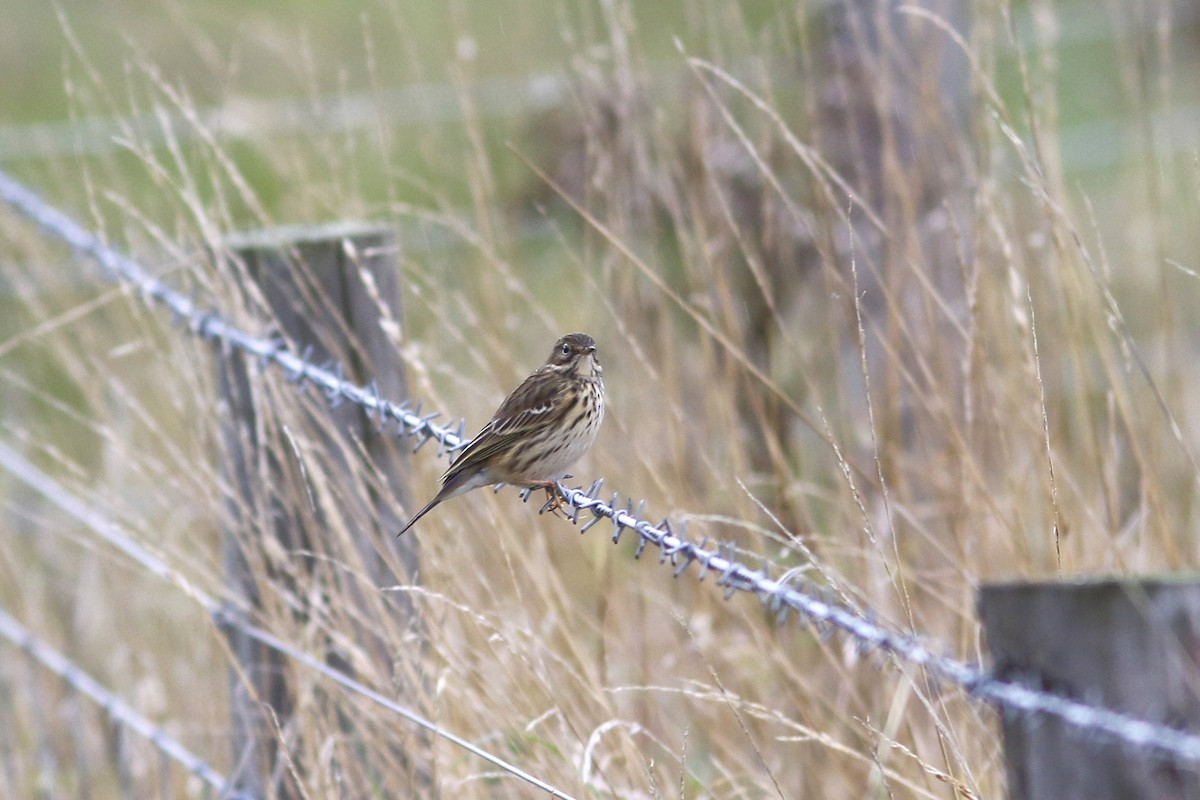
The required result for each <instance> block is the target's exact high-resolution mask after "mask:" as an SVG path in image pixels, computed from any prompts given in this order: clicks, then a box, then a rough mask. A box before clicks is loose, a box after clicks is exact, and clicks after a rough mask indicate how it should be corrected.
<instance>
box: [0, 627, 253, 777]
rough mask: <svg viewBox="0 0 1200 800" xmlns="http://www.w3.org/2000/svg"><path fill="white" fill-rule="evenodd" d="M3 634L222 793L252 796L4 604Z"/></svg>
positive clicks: (2, 635)
mask: <svg viewBox="0 0 1200 800" xmlns="http://www.w3.org/2000/svg"><path fill="white" fill-rule="evenodd" d="M0 637H3V638H5V639H7V640H8V641H10V642H12V643H13V644H14V645H16V646H17V647H19V648H21V649H22V650H24V651H25V652H26V653H28V654H29V655H30V656H31V657H32V658H34V659H35V660H36V661H37V662H38V663H39V664H41V665H42V666H43V667H45V668H46V669H48V670H50V671H51V672H53V673H54V674H55V675H57V676H58V677H59V678H61V679H62V680H63V682H64V683H66V684H67V685H68V686H70V687H71V688H72V689H74V690H75V691H77V692H79V693H80V694H83V695H84V696H85V697H87V698H89V699H90V700H92V701H93V702H94V703H96V705H98V706H100V708H102V709H104V711H105V713H106V714H108V716H109V717H111V718H112V719H113V720H114V721H115V722H117V723H119V724H120V725H121V726H123V727H124V728H127V729H129V730H132V731H134V732H136V733H137V734H138V735H139V736H141V737H142V738H144V739H146V740H147V741H149V742H150V743H151V744H153V745H154V746H155V747H156V748H157V749H158V751H159V752H160V753H162V755H163V757H164V758H168V759H170V760H171V761H174V762H176V763H177V764H179V765H181V766H182V767H183V768H184V769H186V770H187V771H188V772H189V773H191V774H192V775H195V776H196V777H197V778H199V779H200V780H201V781H203V782H204V783H205V784H207V785H208V786H209V787H211V788H212V789H215V790H216V791H217V792H218V793H219V794H220V796H221V797H225V798H230V800H250V799H249V798H248V797H246V796H244V795H242V794H237V793H233V794H230V793H228V792H229V788H230V787H229V782H228V780H227V779H226V778H225V776H223V775H222V774H221V773H219V772H218V771H217V770H215V769H213V768H212V767H210V766H209V765H208V764H207V763H206V762H205V761H204V760H203V759H201V758H200V757H199V756H197V755H195V754H194V753H192V752H191V751H190V750H188V749H187V748H186V747H184V746H183V745H182V744H180V743H179V741H178V740H176V739H175V738H174V737H172V736H171V735H170V734H169V733H167V732H166V731H165V730H163V729H162V728H160V727H159V726H158V725H155V724H154V723H153V722H151V721H150V720H148V719H146V718H145V717H144V716H142V715H141V714H140V713H138V711H137V710H136V709H134V708H133V706H131V705H129V704H128V703H126V702H125V701H124V700H122V699H121V697H120V696H119V695H117V694H115V693H113V692H112V691H110V690H108V689H107V688H105V687H104V686H103V685H102V684H101V683H100V682H99V681H97V680H96V679H95V678H93V677H92V676H91V675H89V674H88V673H87V672H85V671H84V670H83V669H82V668H81V667H80V666H79V665H78V664H76V663H75V662H73V661H71V659H69V658H67V657H66V656H65V655H63V654H62V653H60V652H59V651H58V650H56V649H54V648H53V647H51V646H50V645H49V644H47V643H46V642H44V641H43V640H42V639H40V638H38V637H37V636H36V635H34V634H33V632H32V631H30V630H29V629H28V628H26V627H25V626H24V625H22V624H21V623H20V622H18V621H17V620H16V619H14V618H13V617H12V616H11V615H9V614H8V612H7V611H5V610H4V609H3V608H0Z"/></svg>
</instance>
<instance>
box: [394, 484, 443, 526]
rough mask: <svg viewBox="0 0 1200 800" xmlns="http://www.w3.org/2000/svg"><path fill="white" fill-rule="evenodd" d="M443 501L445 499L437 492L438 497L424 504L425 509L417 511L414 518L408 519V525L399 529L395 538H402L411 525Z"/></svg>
mask: <svg viewBox="0 0 1200 800" xmlns="http://www.w3.org/2000/svg"><path fill="white" fill-rule="evenodd" d="M444 499H445V498H444V497H443V496H442V493H441V492H438V495H437V497H435V498H433V499H432V500H430V501H429V502H428V503H426V504H425V507H424V508H422V509H421V510H420V511H418V512H417V515H416V516H415V517H413V518H412V519H410V520H409V521H408V524H407V525H405V526H404V527H403V528H401V529H400V532H399V533H397V534H396V536H397V537H400V536H403V535H404V532H405V531H407V530H408V529H409V528H411V527H412V526H413V525H416V524H417V520H419V519H420V518H421V517H423V516H425V515H426V514H428V513H429V512H430V511H432V510H433V507H434V506H436V505H437V504H438V503H440V502H442V500H444Z"/></svg>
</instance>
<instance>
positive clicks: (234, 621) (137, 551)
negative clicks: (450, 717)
mask: <svg viewBox="0 0 1200 800" xmlns="http://www.w3.org/2000/svg"><path fill="white" fill-rule="evenodd" d="M0 466H3V467H4V468H5V469H6V470H8V471H9V473H11V474H12V475H13V476H15V477H16V478H19V479H20V480H21V481H23V482H24V483H25V484H26V485H28V486H29V487H30V488H32V489H34V490H36V491H37V492H38V493H39V494H41V495H42V496H43V497H45V498H46V499H47V500H49V501H50V502H52V503H53V504H54V505H56V506H58V508H60V509H61V510H63V511H65V512H66V513H68V514H70V515H71V516H73V517H74V518H75V519H77V520H78V521H80V522H82V523H83V524H84V525H86V526H87V527H88V528H90V529H91V530H92V531H93V532H94V533H96V534H98V535H99V536H100V537H101V538H102V539H104V540H105V541H106V542H108V543H109V544H110V545H112V546H113V547H115V548H117V549H118V550H120V551H121V552H122V553H124V554H125V555H127V556H129V558H131V559H133V560H134V561H135V562H136V563H137V564H139V565H140V566H141V567H143V568H144V569H146V570H147V571H148V572H150V573H151V574H153V575H155V576H157V577H159V578H162V579H164V580H166V581H169V582H170V583H173V584H174V585H175V586H177V587H178V588H180V589H182V590H184V591H185V592H186V593H187V594H188V595H189V596H191V597H192V598H193V599H195V600H196V602H198V603H199V604H200V605H201V607H203V608H204V610H205V611H207V612H208V613H209V614H210V615H212V618H213V621H214V622H215V623H216V624H217V625H218V626H220V627H222V628H236V629H237V630H239V631H241V632H242V633H244V634H246V635H247V636H248V637H250V638H251V639H253V640H255V641H256V642H259V643H260V644H263V645H265V646H266V647H268V648H270V649H271V650H274V651H275V652H277V653H279V654H280V655H282V656H285V657H287V658H289V659H291V660H292V661H295V662H296V663H298V664H303V665H304V666H305V667H308V668H309V669H311V670H313V671H315V672H317V673H319V674H321V675H323V676H324V677H326V678H328V679H329V680H331V681H333V682H334V683H337V684H338V685H340V686H342V687H343V688H345V689H348V690H349V691H351V692H353V693H355V694H358V695H360V696H362V697H365V698H367V699H368V700H371V701H373V702H375V703H376V704H378V705H380V706H382V707H383V708H386V709H387V710H389V711H391V712H393V713H395V714H399V715H400V716H402V717H404V718H405V719H407V720H408V721H409V722H412V723H414V724H415V725H418V726H420V727H421V728H424V729H425V730H427V731H429V732H430V733H432V734H434V735H435V736H438V737H440V738H442V739H445V740H446V741H448V742H450V743H452V744H455V745H457V746H459V747H461V748H462V749H464V750H466V751H467V752H469V753H472V754H473V755H476V756H478V757H479V758H482V759H483V760H485V761H487V762H489V763H490V764H492V765H493V766H495V767H498V768H499V769H502V770H504V771H505V772H507V773H509V774H510V775H512V776H514V777H516V778H520V779H521V780H523V781H525V782H527V783H529V784H531V785H533V786H536V787H537V788H539V789H541V790H543V791H545V792H547V793H548V794H549V795H550V796H551V797H555V798H560V799H561V800H574V798H572V797H571V796H570V795H568V794H566V793H565V792H563V791H562V790H560V789H557V788H555V787H554V786H551V785H550V784H548V783H546V782H545V781H543V780H541V779H540V778H537V777H535V776H533V775H530V774H529V773H528V772H525V771H524V770H522V769H520V768H519V767H516V766H514V765H513V764H510V763H509V762H507V761H505V760H504V759H502V758H500V757H499V756H497V755H495V754H493V753H490V752H488V751H487V750H484V749H483V748H481V747H479V746H477V745H475V744H473V743H472V742H469V741H467V740H466V739H463V738H462V737H461V736H458V735H457V734H454V733H452V732H451V731H448V730H446V729H445V728H442V727H440V726H438V725H436V724H435V723H433V722H431V721H430V720H428V719H426V718H425V717H422V716H421V715H419V714H417V713H416V712H414V711H412V710H411V709H409V708H407V707H405V706H403V705H401V704H400V703H397V702H396V701H395V700H392V699H390V698H388V697H386V696H385V695H383V694H380V693H379V692H377V691H375V690H374V689H372V688H370V687H369V686H367V685H366V684H364V683H362V682H360V681H357V680H355V679H354V678H351V677H350V676H349V675H347V674H346V673H345V672H342V671H341V670H338V669H336V668H334V667H331V666H329V665H328V664H326V663H325V662H324V661H323V660H322V659H320V658H316V657H314V656H311V655H309V654H308V653H306V652H304V651H303V650H300V649H298V648H296V647H293V646H292V645H290V644H288V643H287V642H285V641H283V640H282V639H280V638H278V637H276V636H274V635H272V634H271V633H268V632H267V631H265V630H263V629H262V628H259V627H257V626H255V625H252V624H250V623H249V622H247V621H246V620H245V618H244V616H243V615H242V613H241V612H240V611H239V610H238V609H236V608H233V607H232V606H229V605H227V604H224V603H221V602H219V601H218V600H217V599H216V598H214V597H212V596H211V595H209V594H207V593H206V592H204V591H203V590H201V589H199V588H197V587H195V586H192V585H191V584H190V583H189V582H188V580H187V578H186V577H185V576H184V575H183V574H182V573H180V572H178V571H176V570H175V569H173V568H172V567H171V566H170V565H169V564H167V563H166V562H165V561H163V560H162V559H161V558H159V557H158V556H157V555H155V554H154V553H152V552H150V551H149V550H147V549H146V548H145V547H143V546H142V545H140V544H138V543H137V542H136V541H135V540H133V539H131V538H130V537H129V536H127V535H126V534H125V533H124V532H123V531H122V530H121V529H120V527H119V526H117V525H116V524H115V523H113V522H112V521H111V520H109V519H108V518H107V517H106V516H105V515H103V514H101V513H100V512H99V511H97V510H96V509H95V508H93V507H92V506H91V505H89V504H88V503H87V502H86V501H85V500H83V499H82V498H80V497H77V496H76V495H74V494H72V493H71V492H70V491H68V490H67V489H66V488H65V487H64V486H62V484H60V483H59V482H58V481H56V480H54V478H52V477H50V476H49V475H47V474H46V473H45V472H43V471H42V470H40V469H38V468H37V467H36V466H35V465H34V464H33V463H32V462H30V461H29V459H27V458H25V456H23V455H21V453H19V452H17V451H16V450H14V449H13V448H11V447H9V446H8V445H6V444H4V443H3V442H0ZM0 614H4V612H3V610H2V609H0ZM5 616H7V615H5ZM0 622H3V620H2V619H0ZM13 624H16V623H15V621H14V623H13ZM0 635H5V636H7V633H6V631H5V630H4V626H3V625H2V624H0ZM23 641H25V640H21V641H19V642H18V643H19V644H22V642H23ZM22 646H24V645H23V644H22ZM35 655H36V653H35ZM60 658H62V657H60ZM39 660H40V658H39ZM64 661H65V659H64ZM66 664H67V666H68V668H69V669H70V671H71V672H72V673H73V674H75V675H82V676H84V677H86V674H85V673H83V671H82V670H81V669H80V668H79V667H77V666H75V665H73V664H70V662H66ZM51 668H52V669H53V667H51ZM56 671H57V670H56ZM60 674H61V673H60ZM89 696H91V695H89ZM102 705H104V704H103V703H102ZM105 708H107V706H105ZM134 730H137V731H138V732H139V733H142V734H143V735H146V734H145V733H143V731H142V729H140V728H136V727H134ZM148 738H149V737H148ZM151 741H154V742H155V744H158V742H157V741H155V740H154V739H153V738H151ZM163 752H164V753H165V754H166V755H168V756H170V757H172V758H174V757H175V753H174V752H171V751H167V750H164V751H163ZM180 763H183V764H184V766H189V764H188V762H184V761H181V762H180ZM189 769H190V766H189Z"/></svg>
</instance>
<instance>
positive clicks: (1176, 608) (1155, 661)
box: [979, 580, 1200, 800]
mask: <svg viewBox="0 0 1200 800" xmlns="http://www.w3.org/2000/svg"><path fill="white" fill-rule="evenodd" d="M979 610H980V616H981V618H982V621H983V626H984V629H985V632H986V635H987V642H988V648H989V649H990V650H991V653H992V659H993V662H994V667H995V672H996V674H997V676H998V677H1000V678H1001V679H1004V680H1009V681H1013V682H1017V683H1023V684H1026V685H1029V686H1032V687H1033V688H1037V689H1043V690H1046V691H1050V692H1053V693H1055V694H1059V695H1063V696H1065V697H1069V698H1071V699H1074V700H1078V701H1080V702H1085V703H1090V704H1095V705H1103V706H1106V707H1108V708H1111V709H1113V710H1115V711H1120V712H1123V713H1126V714H1129V715H1131V716H1135V717H1138V718H1141V719H1145V720H1148V721H1151V722H1157V723H1161V724H1164V725H1170V726H1172V727H1177V728H1181V729H1186V730H1189V731H1193V732H1200V583H1195V582H1184V581H1169V580H1147V581H1133V580H1106V581H1095V582H1087V583H1045V584H1033V583H1019V584H1006V585H994V586H985V587H983V589H981V590H980V593H979ZM1002 727H1003V732H1004V747H1005V751H1006V754H1007V760H1008V783H1009V794H1010V797H1011V798H1013V800H1051V798H1052V799H1053V800H1072V798H1078V799H1079V800H1085V799H1086V800H1166V799H1167V798H1188V797H1200V773H1198V772H1197V771H1196V770H1195V769H1193V768H1192V767H1191V766H1190V765H1179V764H1175V763H1172V762H1171V761H1169V760H1167V759H1164V758H1162V757H1155V756H1151V755H1148V754H1146V753H1144V752H1135V751H1132V750H1130V749H1128V748H1126V747H1123V746H1122V745H1120V744H1118V743H1116V742H1113V741H1111V740H1105V739H1102V738H1100V737H1097V736H1096V735H1094V734H1092V735H1089V734H1088V732H1087V731H1081V730H1080V729H1078V728H1075V727H1073V726H1070V725H1067V724H1066V723H1065V722H1063V721H1062V720H1060V719H1058V718H1056V717H1048V716H1045V715H1041V714H1032V715H1005V716H1004V717H1003V718H1002Z"/></svg>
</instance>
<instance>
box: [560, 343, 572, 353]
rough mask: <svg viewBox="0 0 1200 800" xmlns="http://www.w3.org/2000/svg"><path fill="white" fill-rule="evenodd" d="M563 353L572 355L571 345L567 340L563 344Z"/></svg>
mask: <svg viewBox="0 0 1200 800" xmlns="http://www.w3.org/2000/svg"><path fill="white" fill-rule="evenodd" d="M562 354H563V355H564V356H569V355H571V345H569V344H567V343H566V342H563V346H562Z"/></svg>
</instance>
